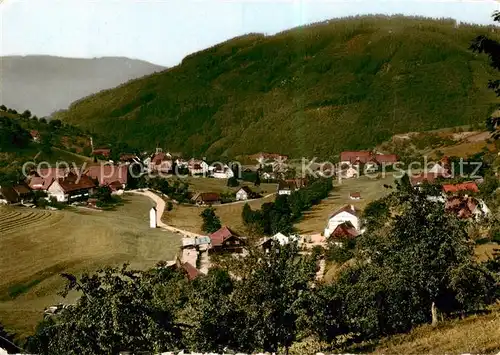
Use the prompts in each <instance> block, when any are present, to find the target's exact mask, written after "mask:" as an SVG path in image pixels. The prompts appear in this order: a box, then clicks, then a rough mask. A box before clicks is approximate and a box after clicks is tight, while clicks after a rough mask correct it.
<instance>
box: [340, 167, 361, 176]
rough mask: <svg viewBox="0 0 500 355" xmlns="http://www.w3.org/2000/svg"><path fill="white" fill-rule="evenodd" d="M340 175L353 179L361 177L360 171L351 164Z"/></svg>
mask: <svg viewBox="0 0 500 355" xmlns="http://www.w3.org/2000/svg"><path fill="white" fill-rule="evenodd" d="M340 177H341V178H343V179H352V178H356V177H359V171H358V169H356V168H355V167H354V166H349V167H348V168H347V169H344V170H342V171H341V172H340Z"/></svg>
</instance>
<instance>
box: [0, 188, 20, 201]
mask: <svg viewBox="0 0 500 355" xmlns="http://www.w3.org/2000/svg"><path fill="white" fill-rule="evenodd" d="M0 195H1V196H3V198H4V199H5V200H7V202H9V203H16V202H19V196H18V194H17V193H16V191H15V190H14V189H13V188H12V187H2V188H0Z"/></svg>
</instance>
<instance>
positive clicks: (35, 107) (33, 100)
mask: <svg viewBox="0 0 500 355" xmlns="http://www.w3.org/2000/svg"><path fill="white" fill-rule="evenodd" d="M164 69H165V68H163V67H161V66H158V65H154V64H151V63H148V62H145V61H141V60H135V59H129V58H122V57H105V58H94V59H78V58H62V57H52V56H37V55H34V56H24V57H22V56H7V57H0V102H1V103H2V104H4V105H6V106H7V107H10V108H13V109H16V110H18V111H24V110H25V109H29V110H30V111H31V112H32V113H33V114H36V115H38V116H47V115H50V114H51V113H53V112H54V111H56V110H60V109H65V108H67V107H68V106H69V104H70V103H71V102H73V101H75V100H78V99H81V98H83V97H85V96H88V95H90V94H94V93H97V92H99V91H101V90H103V89H109V88H112V87H115V86H117V85H120V84H123V83H125V82H127V81H129V80H130V79H135V78H140V77H142V76H145V75H148V74H151V73H154V72H157V71H161V70H164Z"/></svg>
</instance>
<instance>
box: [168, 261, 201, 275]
mask: <svg viewBox="0 0 500 355" xmlns="http://www.w3.org/2000/svg"><path fill="white" fill-rule="evenodd" d="M166 267H167V268H170V269H172V270H178V271H180V272H182V273H184V274H185V275H186V277H187V279H188V280H190V281H192V280H194V279H196V278H197V277H198V276H200V275H201V272H200V271H199V270H198V269H197V268H196V267H194V266H193V265H191V264H190V263H188V262H182V261H181V260H180V259H179V258H178V257H177V258H176V260H175V262H174V263H172V264H171V265H167V266H166Z"/></svg>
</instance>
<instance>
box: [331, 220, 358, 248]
mask: <svg viewBox="0 0 500 355" xmlns="http://www.w3.org/2000/svg"><path fill="white" fill-rule="evenodd" d="M359 234H360V233H359V231H358V230H357V229H356V228H355V227H354V225H353V224H352V223H351V222H349V221H346V222H343V223H341V224H339V225H338V226H337V227H335V229H334V230H333V232H332V234H330V236H329V239H330V240H332V241H333V242H334V243H335V244H336V245H338V246H342V245H343V244H344V242H345V241H346V240H352V239H355V238H356V237H358V236H359Z"/></svg>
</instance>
